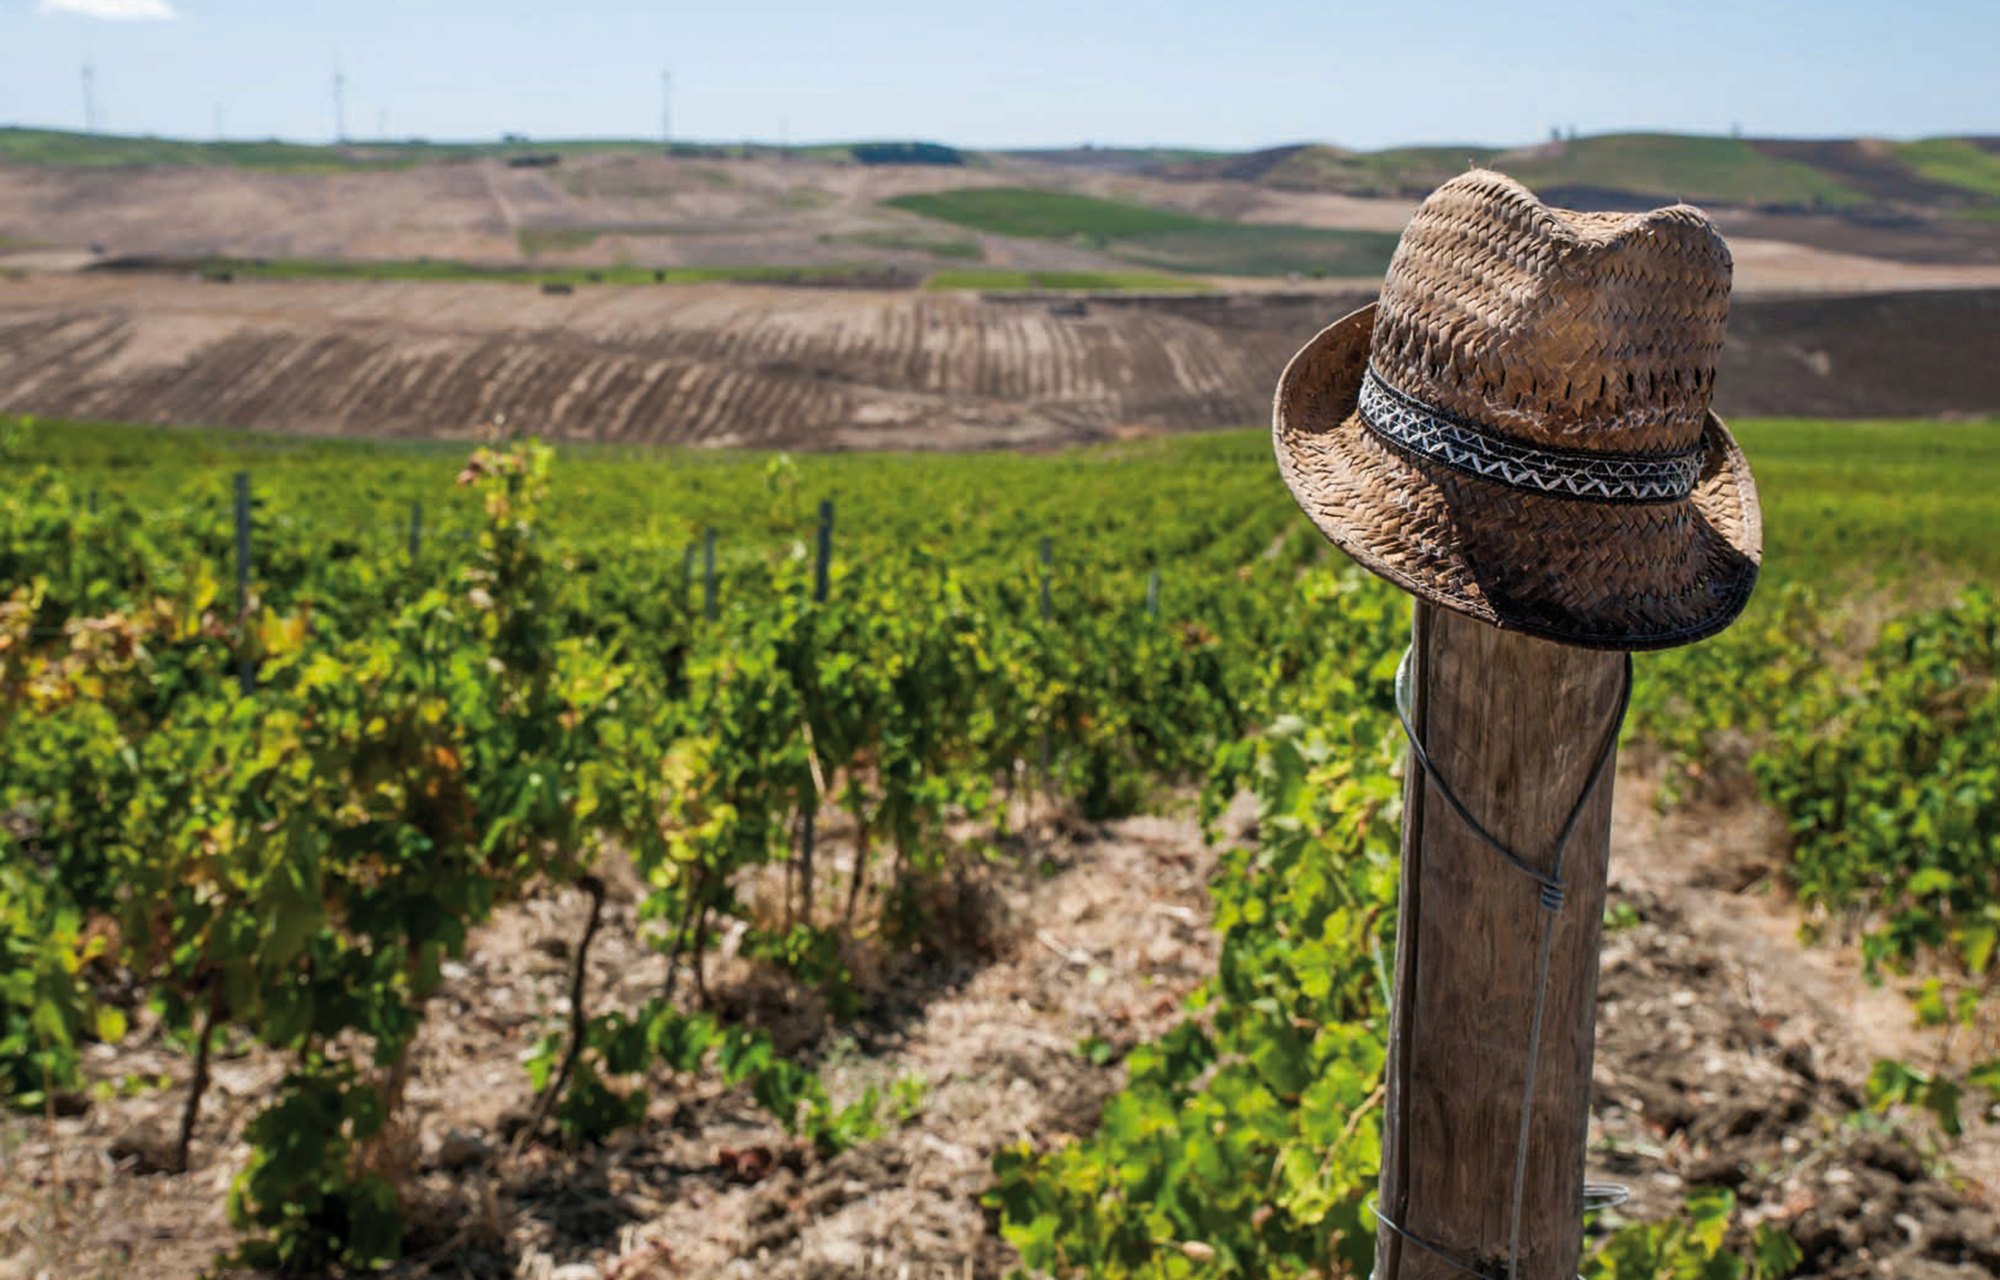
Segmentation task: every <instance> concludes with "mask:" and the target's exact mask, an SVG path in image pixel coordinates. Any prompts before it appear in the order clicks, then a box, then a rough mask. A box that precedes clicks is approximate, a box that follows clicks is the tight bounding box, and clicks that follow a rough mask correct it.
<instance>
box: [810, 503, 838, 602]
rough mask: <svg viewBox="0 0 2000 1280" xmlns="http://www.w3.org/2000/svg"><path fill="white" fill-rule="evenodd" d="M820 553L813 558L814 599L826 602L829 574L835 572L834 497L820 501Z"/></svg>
mask: <svg viewBox="0 0 2000 1280" xmlns="http://www.w3.org/2000/svg"><path fill="white" fill-rule="evenodd" d="M818 550H819V554H818V555H817V556H816V557H815V558H814V560H813V601H814V602H815V603H817V604H825V603H826V582H827V575H828V574H829V573H831V572H833V499H832V498H821V499H820V503H819V549H818Z"/></svg>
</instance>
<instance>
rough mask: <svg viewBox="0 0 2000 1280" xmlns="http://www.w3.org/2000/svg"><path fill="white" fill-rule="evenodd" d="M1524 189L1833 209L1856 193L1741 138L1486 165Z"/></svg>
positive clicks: (1561, 146) (1637, 137) (1559, 152)
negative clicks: (1574, 189)
mask: <svg viewBox="0 0 2000 1280" xmlns="http://www.w3.org/2000/svg"><path fill="white" fill-rule="evenodd" d="M1493 163H1494V164H1495V165H1496V166H1497V167H1499V168H1500V169H1502V170H1503V171H1505V172H1506V173H1509V174H1511V175H1512V176H1514V177H1516V178H1519V179H1520V180H1521V181H1523V182H1525V183H1527V184H1528V185H1529V186H1536V187H1554V186H1577V187H1597V188H1601V189H1605V190H1612V191H1629V192H1632V193H1634V194H1635V195H1643V196H1649V197H1662V198H1667V199H1681V200H1689V201H1693V202H1695V203H1697V204H1700V203H1704V202H1706V203H1711V204H1782V205H1811V206H1820V207H1840V206H1843V205H1850V204H1856V203H1859V202H1860V201H1861V199H1862V196H1861V193H1860V192H1857V191H1855V190H1854V189H1853V188H1852V187H1849V186H1847V185H1846V184H1845V183H1843V182H1841V181H1840V180H1839V179H1837V178H1835V177H1833V176H1832V175H1830V174H1828V173H1825V172H1823V171H1821V170H1819V169H1815V168H1813V167H1812V166H1811V165H1808V164H1805V163H1802V162H1800V161H1796V160H1785V159H1779V158H1776V157H1773V156H1770V155H1766V154H1765V153H1764V152H1762V151H1759V150H1758V149H1757V148H1756V147H1754V146H1752V145H1751V144H1750V143H1749V142H1746V141H1744V140H1743V139H1741V138H1703V137H1691V136H1686V135H1681V134H1667V133H1611V134H1602V135H1599V136H1597V137H1591V138H1576V139H1572V140H1569V141H1565V142H1558V143H1549V144H1547V145H1545V146H1539V147H1524V148H1521V149H1519V150H1515V151H1508V152H1503V153H1502V154H1500V155H1499V156H1497V157H1495V159H1494V162H1493Z"/></svg>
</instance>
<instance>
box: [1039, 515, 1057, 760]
mask: <svg viewBox="0 0 2000 1280" xmlns="http://www.w3.org/2000/svg"><path fill="white" fill-rule="evenodd" d="M1041 556H1042V633H1043V640H1042V643H1043V644H1045V645H1046V644H1047V643H1048V640H1047V635H1048V621H1049V618H1050V616H1051V615H1052V614H1053V613H1054V612H1055V610H1054V606H1053V605H1052V604H1051V602H1050V600H1049V569H1050V566H1052V565H1054V564H1055V559H1056V553H1055V544H1054V543H1053V542H1051V541H1050V540H1049V536H1048V535H1047V534H1043V535H1042V546H1041ZM1048 789H1049V731H1048V729H1047V728H1046V727H1044V728H1043V729H1042V790H1043V791H1044V792H1046V791H1047V790H1048Z"/></svg>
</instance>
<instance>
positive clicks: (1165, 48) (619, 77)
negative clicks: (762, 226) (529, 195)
mask: <svg viewBox="0 0 2000 1280" xmlns="http://www.w3.org/2000/svg"><path fill="white" fill-rule="evenodd" d="M336 56H337V57H338V59H339V61H340V63H341V65H342V66H343V68H344V69H345V72H346V75H347V79H348V91H347V99H348V110H347V121H348V130H349V133H350V135H351V136H354V137H360V138H365V137H369V136H373V135H375V134H376V133H377V131H378V129H380V128H381V126H382V125H383V124H384V123H385V122H386V125H387V128H388V130H389V132H390V133H391V134H392V135H394V136H398V137H402V136H411V135H421V136H427V137H433V138H490V137H493V136H495V135H497V134H499V133H501V132H504V131H513V132H521V133H526V134H528V135H530V136H537V137H545V138H546V137H559V136H560V137H576V136H613V135H615V136H635V135H651V134H653V133H655V132H656V131H657V130H658V127H659V118H660V72H661V69H662V68H663V67H667V66H671V67H672V68H673V76H674V94H673V103H674V131H675V133H676V134H677V135H678V136H681V137H686V138H700V139H707V140H728V139H740V138H758V139H767V140H772V141H776V140H779V139H781V138H785V139H789V140H790V141H792V142H806V141H815V140H833V139H854V138H885V137H903V138H928V139H935V140H939V141H944V142H950V143H956V144H960V145H966V146H1026V145H1036V146H1039V145H1069V144H1075V143H1081V142H1086V141H1092V142H1096V143H1098V144H1100V145H1112V144H1121V145H1145V144H1155V143H1157V144H1180V145H1191V146H1211V147H1231V148H1235V147H1252V146H1266V145H1275V144H1278V143H1284V142H1294V141H1304V140H1320V141H1328V142H1334V143H1338V144H1341V145H1345V146H1353V147H1379V146H1386V145H1393V144H1397V143H1413V142H1448V141H1449V142H1458V141H1463V142H1492V143H1505V142H1522V141H1531V140H1534V139H1536V138H1541V137H1546V136H1547V134H1548V131H1549V129H1550V128H1551V127H1552V126H1562V127H1565V128H1567V127H1570V126H1574V127H1575V128H1577V129H1578V130H1579V131H1581V132H1584V133H1597V132H1605V131H1608V130H1614V129H1629V128H1647V129H1663V130H1676V131H1690V132H1716V133H1719V132H1725V131H1727V130H1728V129H1729V128H1730V127H1731V125H1732V124H1740V125H1741V126H1742V127H1743V129H1744V130H1745V132H1747V133H1750V134H1753V135H1779V136H1826V135H1845V134H1857V133H1859V134H1873V135H1883V136H1889V137H1915V136H1922V135H1927V134H1936V133H1966V132H1983V133H2000V75H1996V73H1995V67H1996V65H2000V3H1996V2H1995V0H1906V2H1905V3H1901V4H1896V5H1891V6H1884V5H1882V4H1881V3H1880V0H1872V2H1870V3H1862V2H1861V0H1820V2H1818V3H1814V2H1812V0H1731V2H1727V3H1721V2H1715V0H1653V3H1649V4H1646V5H1643V6H1641V5H1634V4H1630V3H1627V2H1625V0H1609V3H1607V2H1606V0H1591V2H1589V3H1544V4H1535V3H1532V2H1530V3H1523V2H1522V0H1508V2H1507V3H1491V2H1488V3H1477V2H1473V0H1404V2H1401V3H1399V2H1398V0H1366V2H1365V3H1347V4H1342V3H1338V2H1337V0H1314V2H1312V3H1299V2H1297V0H1155V2H1154V3H1150V4H1139V3H1124V2H1122V0H1005V2H1004V3H1000V4H993V3H980V4H968V3H963V2H962V0H849V2H848V3H845V4H841V3H824V2H822V3H798V2H784V3H759V2H758V0H739V2H736V3H729V2H727V0H723V2H717V0H708V2H706V3H699V4H642V3H636V2H635V0H565V3H562V4H546V3H528V2H526V0H0V123H8V124H26V125H44V126H60V127H71V128H73V127H77V126H78V125H80V124H81V122H82V119H83V91H82V87H81V82H80V68H81V66H82V65H83V64H84V63H85V62H86V61H89V62H91V63H92V64H93V65H94V66H95V68H96V73H97V85H98V88H97V94H98V100H99V103H100V112H101V120H102V122H103V124H104V125H105V126H106V127H108V128H110V129H112V130H116V131H119V132H151V133H165V134H173V135H179V136H187V137H211V136H214V134H215V130H216V118H217V109H218V108H220V110H221V113H222V119H223V127H224V130H225V131H226V133H227V134H228V135H229V136H233V137H268V136H281V137H288V138H298V139H302V140H324V139H326V138H327V137H329V136H330V135H331V134H332V131H333V104H332V91H331V79H332V73H333V67H334V62H335V59H336Z"/></svg>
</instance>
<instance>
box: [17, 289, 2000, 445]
mask: <svg viewBox="0 0 2000 1280" xmlns="http://www.w3.org/2000/svg"><path fill="white" fill-rule="evenodd" d="M1362 300H1363V299H1362V296H1361V295H1354V294H1335V293H1321V294H1271V293H1265V294H1244V295H1227V294H1212V295H1201V296H1192V297H1181V298H1164V297H1134V298H1123V299H1092V300H1091V301H1089V302H1087V303H1083V304H1081V305H1079V304H1078V303H1077V302H1075V301H1064V302H1051V301H1049V300H1036V299H1016V300H1009V301H1002V300H997V299H983V298H979V297H975V296H971V295H955V294H926V293H921V292H861V291H845V290H821V289H775V288H757V287H746V286H729V285H718V286H687V287H658V288H614V287H598V288H591V287H586V288H583V289H580V290H579V291H578V292H576V293H574V294H572V295H568V296H550V295H545V294H542V293H540V292H538V291H537V290H535V289H533V288H530V287H526V286H515V285H501V284H440V283H352V282H350V283H335V282H326V283H314V282H283V281H240V282H238V283H236V284H227V285H226V284H218V283H204V282H200V281H194V280H186V279H179V278H173V277H165V276H141V277H136V278H113V277H107V276H103V275H93V274H85V275H78V276H27V277H23V278H20V279H15V280H12V281H0V409H5V410H11V411H15V412H25V413H36V414H44V415H51V416H67V417H82V418H99V419H110V420H117V421H129V422H154V423H163V424H165V423H174V424H195V425H207V426H231V427H259V428H264V429H270V430H283V431H299V432H313V433H329V434H356V435H389V436H442V437H466V436H472V435H476V434H477V433H479V432H480V431H481V430H482V429H483V428H484V427H486V425H487V424H489V423H491V422H493V421H494V419H495V418H497V417H499V416H501V415H505V417H506V420H507V422H508V424H509V427H510V428H520V429H525V430H528V431H532V432H535V433H537V434H540V435H543V436H546V437H548V438H552V439H563V440H593V441H612V442H635V443H636V442H681V443H697V444H709V445H783V446H786V447H808V448H843V447H918V448H972V447H989V446H995V445H1024V444H1027V445H1032V444H1051V443H1057V442H1062V441H1071V440H1082V439H1096V438H1105V437H1112V436H1119V435H1125V434H1132V433H1137V432H1150V431H1166V430H1181V429H1195V428H1204V427H1224V426H1241V425H1244V424H1247V423H1252V422H1256V421H1258V420H1260V419H1261V418H1262V417H1263V416H1264V415H1265V413H1266V412H1267V411H1268V403H1269V398H1270V393H1271V387H1272V386H1273V385H1274V384H1275V382H1276V380H1277V375H1278V373H1279V371H1280V369H1281V368H1282V367H1283V364H1284V361H1285V360H1286V359H1287V358H1288V357H1289V356H1290V355H1291V353H1292V352H1293V351H1295V350H1296V349H1297V348H1298V347H1299V346H1300V345H1301V344H1302V343H1303V342H1304V340H1305V339H1306V338H1307V337H1309V336H1310V335H1311V334H1312V332H1313V331H1314V330H1315V328H1317V327H1318V326H1319V325H1321V324H1324V323H1326V322H1327V321H1330V320H1331V319H1333V318H1335V317H1337V316H1339V315H1340V314H1342V313H1343V312H1345V311H1346V310H1348V309H1349V308H1351V307H1352V306H1354V305H1357V304H1358V303H1359V302H1360V301H1362ZM1079 311H1080V312H1081V314H1079ZM1995 332H2000V292H1937V293H1911V294H1904V295H1875V296H1872V297H1855V298H1831V299H1815V300H1811V301H1781V300H1771V301H1758V300H1745V301H1742V302H1740V303H1739V304H1738V306H1737V308H1736V314H1735V316H1734V318H1733V320H1732V324H1731V338H1730V345H1729V347H1728V349H1727V350H1726V351H1725V363H1724V368H1723V374H1722V378H1721V381H1720V391H1719V397H1720V405H1721V407H1722V409H1723V411H1724V412H1725V413H1738V414H1742V413H1757V414H1772V413H1803V412H1811V413H1815V414H1822V415H1861V416H1866V415H1884V416H1886V415H1910V414H1933V413H1954V412H1956V413H1992V412H1996V411H2000V367H1996V366H1995V365H1994V364H1993V362H1992V361H1990V360H1985V359H1980V358H1976V351H1975V348H1977V347H1979V346H1980V345H1981V344H1982V343H1984V342H1988V341H1990V335H1992V334H1994V333H1995ZM1982 335H1985V336H1984V337H1982Z"/></svg>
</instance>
